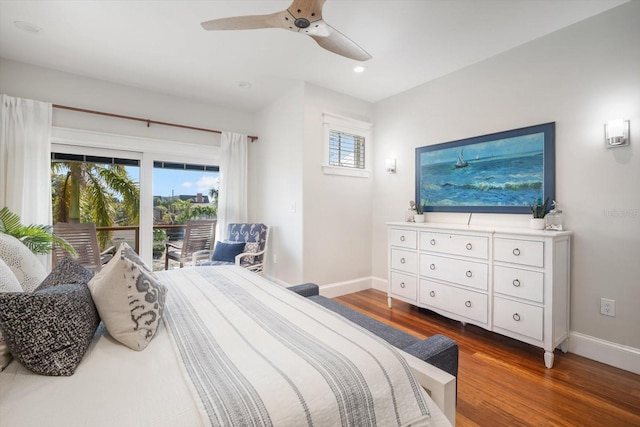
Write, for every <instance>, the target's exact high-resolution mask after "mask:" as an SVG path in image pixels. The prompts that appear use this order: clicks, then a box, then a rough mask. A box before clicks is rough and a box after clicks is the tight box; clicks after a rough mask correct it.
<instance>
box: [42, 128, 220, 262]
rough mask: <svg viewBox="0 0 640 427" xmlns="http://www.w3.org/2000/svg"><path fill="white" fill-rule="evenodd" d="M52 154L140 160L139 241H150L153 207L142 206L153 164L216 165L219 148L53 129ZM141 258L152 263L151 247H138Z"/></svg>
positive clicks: (149, 189) (149, 195) (150, 195)
mask: <svg viewBox="0 0 640 427" xmlns="http://www.w3.org/2000/svg"><path fill="white" fill-rule="evenodd" d="M51 144H52V147H51V149H52V151H54V152H55V151H56V150H57V149H60V150H61V152H67V153H68V152H71V153H73V150H72V147H78V150H77V151H76V152H81V153H82V154H95V155H104V154H107V152H108V153H109V154H108V155H109V156H111V157H116V156H120V157H123V158H131V159H137V160H140V236H139V237H140V242H151V241H153V206H151V205H149V204H145V203H143V201H144V200H151V199H152V198H153V162H155V161H165V162H166V161H171V162H177V163H193V164H198V165H202V164H207V165H218V163H219V160H220V147H217V146H214V145H203V144H192V143H186V142H179V141H170V140H166V139H152V138H143V137H138V136H129V135H120V134H112V133H104V132H95V131H88V130H82V129H73V128H64V127H57V126H54V127H53V129H52V133H51ZM138 249H139V252H140V257H141V258H142V259H143V260H144V261H145V262H147V263H149V265H151V263H152V261H153V252H152V247H151V245H145V244H142V243H141V244H140V248H138Z"/></svg>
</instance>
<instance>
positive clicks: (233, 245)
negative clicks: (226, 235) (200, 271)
mask: <svg viewBox="0 0 640 427" xmlns="http://www.w3.org/2000/svg"><path fill="white" fill-rule="evenodd" d="M244 244H245V243H244V242H218V243H216V247H215V249H214V250H213V257H212V258H211V260H212V261H225V262H231V263H234V262H236V255H240V254H241V253H242V252H244Z"/></svg>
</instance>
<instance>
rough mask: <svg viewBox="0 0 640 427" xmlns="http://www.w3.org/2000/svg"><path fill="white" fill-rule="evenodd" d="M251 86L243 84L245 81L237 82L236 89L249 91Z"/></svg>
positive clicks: (246, 83)
mask: <svg viewBox="0 0 640 427" xmlns="http://www.w3.org/2000/svg"><path fill="white" fill-rule="evenodd" d="M252 86H253V85H252V84H251V83H249V82H245V81H239V82H238V87H240V88H242V89H249V88H251V87H252Z"/></svg>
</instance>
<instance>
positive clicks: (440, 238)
mask: <svg viewBox="0 0 640 427" xmlns="http://www.w3.org/2000/svg"><path fill="white" fill-rule="evenodd" d="M420 249H421V250H423V251H432V252H438V253H441V254H449V255H460V256H467V257H472V258H479V259H487V258H488V254H489V238H488V237H482V236H467V235H464V234H449V233H434V232H432V231H421V232H420Z"/></svg>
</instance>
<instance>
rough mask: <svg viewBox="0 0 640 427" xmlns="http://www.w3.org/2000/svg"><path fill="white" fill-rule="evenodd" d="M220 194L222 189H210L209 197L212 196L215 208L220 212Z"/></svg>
mask: <svg viewBox="0 0 640 427" xmlns="http://www.w3.org/2000/svg"><path fill="white" fill-rule="evenodd" d="M219 195H220V190H218V189H217V188H212V189H210V190H209V197H211V204H212V205H213V208H214V209H215V210H216V213H217V212H218V196H219Z"/></svg>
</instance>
